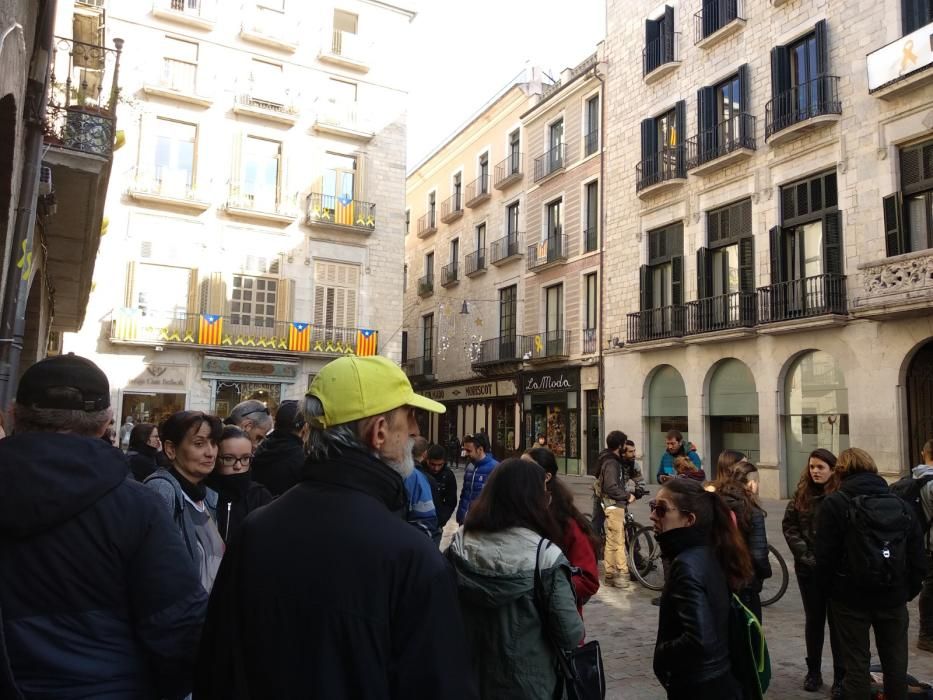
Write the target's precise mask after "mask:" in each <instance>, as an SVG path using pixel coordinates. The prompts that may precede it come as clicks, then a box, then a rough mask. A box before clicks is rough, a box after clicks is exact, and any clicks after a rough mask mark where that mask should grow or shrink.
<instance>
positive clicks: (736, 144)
mask: <svg viewBox="0 0 933 700" xmlns="http://www.w3.org/2000/svg"><path fill="white" fill-rule="evenodd" d="M748 85H749V82H748V65H747V64H745V65H742V66H741V67H740V68H739V70H738V72H737V73H736V74H735V75H733V76H731V77H729V78H727V79H726V80H724V81H723V82H721V83H719V84H718V85H713V86H710V87H703V88H700V90H699V91H698V92H697V123H698V126H699V129H698V130H699V137H698V141H699V144H698V149H699V151H698V153H697V154H696V156H697V160H698V162H699V163H705V162H706V161H709V160H713V159H714V158H718V157H719V156H721V155H725V154H726V153H730V152H732V151H734V150H735V149H736V148H741V147H752V146H753V144H754V138H755V130H754V124H753V123H752V122H751V120H750V118H749V117H748V116H747V115H745V111H746V105H747V104H748V93H747V91H748Z"/></svg>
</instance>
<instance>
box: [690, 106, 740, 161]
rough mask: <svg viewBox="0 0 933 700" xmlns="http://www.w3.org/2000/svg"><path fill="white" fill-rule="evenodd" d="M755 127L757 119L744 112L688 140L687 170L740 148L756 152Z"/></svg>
mask: <svg viewBox="0 0 933 700" xmlns="http://www.w3.org/2000/svg"><path fill="white" fill-rule="evenodd" d="M755 127H756V123H755V117H753V116H752V115H751V114H745V113H744V112H742V113H741V114H737V115H735V116H734V117H732V118H731V119H725V120H723V121H721V122H719V123H718V124H716V126H714V127H712V128H710V129H704V130H703V131H701V132H699V133H698V134H697V135H696V136H694V137H692V138H689V139H687V144H686V145H687V170H691V169H693V168H696V167H697V166H699V165H703V164H704V163H708V162H709V161H711V160H715V159H716V158H719V157H720V156H724V155H726V154H728V153H732V152H733V151H737V150H738V149H740V148H748V149H751V150H755V148H756V147H757V144H756V141H755Z"/></svg>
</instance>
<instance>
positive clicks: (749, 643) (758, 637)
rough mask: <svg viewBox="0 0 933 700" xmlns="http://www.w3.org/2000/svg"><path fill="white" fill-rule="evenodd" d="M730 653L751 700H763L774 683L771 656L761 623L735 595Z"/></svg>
mask: <svg viewBox="0 0 933 700" xmlns="http://www.w3.org/2000/svg"><path fill="white" fill-rule="evenodd" d="M729 656H730V658H731V661H732V675H733V676H735V679H736V681H738V684H739V685H740V686H741V687H742V690H743V691H745V692H744V694H743V697H744V698H746V699H747V700H762V698H763V697H764V694H765V692H766V691H767V690H768V686H769V685H771V656H770V654H769V653H768V643H767V642H766V641H765V633H764V632H763V631H762V629H761V622H759V620H758V618H757V617H755V613H753V612H752V611H751V610H749V609H748V608H747V607H745V605H744V604H743V603H742V601H741V600H739V598H738V596H736V595H735V594H733V595H732V601H731V602H730V604H729Z"/></svg>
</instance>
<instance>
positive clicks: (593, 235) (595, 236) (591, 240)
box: [583, 226, 599, 253]
mask: <svg viewBox="0 0 933 700" xmlns="http://www.w3.org/2000/svg"><path fill="white" fill-rule="evenodd" d="M598 247H599V229H597V228H596V227H595V226H590V227H589V228H587V229H584V230H583V249H584V250H585V251H586V252H587V253H590V252H592V251H594V250H596V249H597V248H598Z"/></svg>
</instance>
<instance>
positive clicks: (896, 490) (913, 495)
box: [891, 474, 933, 534]
mask: <svg viewBox="0 0 933 700" xmlns="http://www.w3.org/2000/svg"><path fill="white" fill-rule="evenodd" d="M930 481H933V474H927V475H926V476H922V477H920V478H919V479H915V478H914V477H913V476H911V475H910V474H908V475H907V476H902V477H901V478H900V479H898V480H897V481H895V482H894V483H893V484H891V493H893V494H895V495H896V496H900V497H901V498H903V499H904V500H905V501H907V503H909V504H910V505H912V506H913V507H914V514H915V515H916V516H917V522H918V523H920V528H921V529H922V530H923V532H924V534H926V532H927V530H929V529H930V520H929V518H927V514H926V511H925V510H924V508H923V501H922V500H921V498H920V494H921V493H923V487H924V486H926V485H927V484H928V483H929V482H930Z"/></svg>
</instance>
